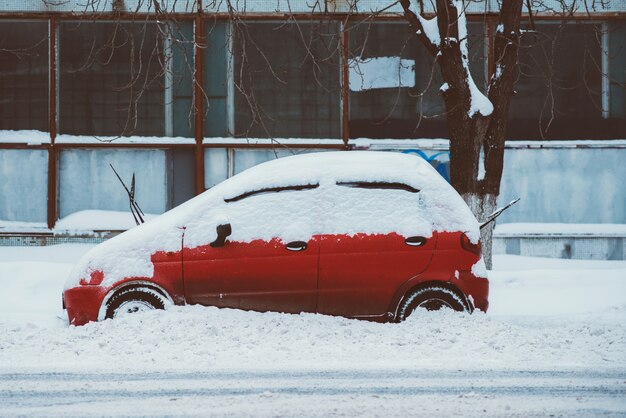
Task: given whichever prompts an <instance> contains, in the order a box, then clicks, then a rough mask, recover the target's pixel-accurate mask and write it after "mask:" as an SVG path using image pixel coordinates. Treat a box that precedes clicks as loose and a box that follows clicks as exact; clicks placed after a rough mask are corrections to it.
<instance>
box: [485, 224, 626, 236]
mask: <svg viewBox="0 0 626 418" xmlns="http://www.w3.org/2000/svg"><path fill="white" fill-rule="evenodd" d="M493 234H494V237H495V238H512V237H547V236H552V237H626V224H565V223H526V222H519V223H508V224H499V225H497V226H496V228H495V230H494V233H493Z"/></svg>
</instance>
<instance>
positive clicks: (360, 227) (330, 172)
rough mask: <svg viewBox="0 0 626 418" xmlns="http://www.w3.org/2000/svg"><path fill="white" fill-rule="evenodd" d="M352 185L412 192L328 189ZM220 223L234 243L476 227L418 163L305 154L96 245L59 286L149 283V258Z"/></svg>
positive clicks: (377, 155)
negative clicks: (100, 277)
mask: <svg viewBox="0 0 626 418" xmlns="http://www.w3.org/2000/svg"><path fill="white" fill-rule="evenodd" d="M357 181H359V182H389V183H403V184H406V185H408V186H411V187H413V188H415V189H418V190H420V192H419V193H409V192H406V191H403V190H379V189H360V188H349V187H339V186H336V185H335V183H336V182H357ZM303 185H313V186H315V185H318V186H317V187H313V188H311V189H307V190H302V191H298V192H295V193H298V195H296V196H294V195H293V193H294V192H290V193H292V194H289V193H265V194H259V195H255V196H254V197H251V198H247V199H241V200H237V201H232V202H226V201H225V200H230V199H232V198H235V197H237V196H240V195H242V194H244V193H247V192H250V191H255V190H260V189H267V188H276V187H288V186H303ZM292 196H293V198H292ZM355 202H356V203H355ZM227 222H228V223H231V225H232V226H233V233H232V235H231V236H230V237H229V240H231V241H239V242H250V241H252V240H256V239H264V240H270V239H272V238H279V239H281V240H283V241H284V242H288V240H293V239H299V240H306V239H308V238H310V237H311V236H313V235H316V234H348V235H353V234H356V233H366V234H376V233H391V232H396V233H398V234H400V235H403V236H410V235H415V234H423V235H424V236H431V235H432V231H433V230H436V231H463V232H465V233H466V234H467V235H468V237H469V238H470V240H471V241H472V242H477V241H478V239H479V237H480V233H479V228H478V222H477V221H476V218H474V216H473V215H472V213H471V211H470V210H469V208H468V207H467V205H466V204H465V202H464V201H463V199H462V198H461V197H460V196H459V195H458V193H457V192H456V191H455V190H454V189H453V188H452V187H451V186H450V185H449V184H448V183H447V182H446V181H445V180H444V179H443V178H442V177H441V176H440V175H439V174H438V173H437V172H436V171H435V169H434V168H432V166H431V165H430V164H428V163H427V162H426V161H424V160H423V159H421V158H420V157H417V156H413V155H408V154H401V153H394V152H374V151H350V152H345V151H339V152H324V153H311V154H304V155H296V156H292V157H286V158H281V159H277V160H273V161H268V162H266V163H263V164H259V165H257V166H255V167H252V168H250V169H248V170H246V171H244V172H242V173H240V174H238V175H236V176H234V177H232V178H230V179H228V180H226V181H224V182H222V183H220V184H218V185H217V186H215V187H213V188H211V189H210V190H207V191H206V192H204V193H202V194H201V195H199V196H197V197H195V198H193V199H191V200H189V201H187V202H185V203H184V204H182V205H180V206H178V207H176V208H174V209H172V210H170V211H168V212H166V213H165V214H163V215H161V216H159V217H157V218H155V219H152V220H150V221H148V222H146V223H144V224H142V225H140V226H138V227H135V228H133V229H131V230H129V231H127V232H125V233H123V234H120V235H118V236H116V237H114V238H112V239H110V240H108V241H106V242H104V243H102V244H100V245H98V246H97V247H95V248H93V249H92V250H91V251H90V252H88V253H87V254H86V255H85V256H84V257H83V258H82V259H81V260H80V261H79V262H78V263H77V264H76V267H75V268H74V270H73V272H72V274H71V275H70V277H69V278H68V280H67V282H66V285H65V288H66V289H67V288H71V287H75V286H76V285H78V283H79V281H80V279H81V278H88V277H89V276H90V275H91V273H92V272H94V271H101V272H103V273H104V282H103V283H102V285H103V286H110V285H113V284H114V283H115V282H117V281H119V280H122V279H124V278H126V277H145V278H150V277H152V275H153V272H154V266H153V264H152V262H151V259H150V257H151V255H152V254H154V253H155V252H157V251H180V250H181V246H182V239H183V232H184V238H185V246H186V247H188V248H193V247H197V246H200V245H207V244H208V243H210V242H212V241H213V240H215V238H216V232H215V227H216V226H217V225H219V224H221V223H227Z"/></svg>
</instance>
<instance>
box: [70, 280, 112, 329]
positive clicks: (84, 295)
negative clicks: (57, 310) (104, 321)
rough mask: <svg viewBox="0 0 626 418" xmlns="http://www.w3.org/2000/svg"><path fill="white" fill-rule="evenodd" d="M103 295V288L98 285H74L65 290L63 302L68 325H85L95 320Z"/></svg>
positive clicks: (104, 292) (104, 293)
mask: <svg viewBox="0 0 626 418" xmlns="http://www.w3.org/2000/svg"><path fill="white" fill-rule="evenodd" d="M105 295H106V291H105V289H103V288H102V287H100V286H90V285H86V286H76V287H73V288H71V289H67V290H65V292H63V304H64V306H65V309H66V310H67V316H68V319H69V323H70V325H85V324H86V323H88V322H95V321H97V320H98V313H99V311H100V306H101V305H102V300H103V299H104V296H105Z"/></svg>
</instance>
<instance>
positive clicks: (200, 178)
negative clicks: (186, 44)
mask: <svg viewBox="0 0 626 418" xmlns="http://www.w3.org/2000/svg"><path fill="white" fill-rule="evenodd" d="M201 7H202V6H201V5H199V6H198V16H196V19H195V22H194V23H195V24H194V77H193V86H194V89H193V99H194V112H195V114H194V116H195V138H196V148H195V152H196V182H195V183H196V194H200V193H202V192H204V148H203V146H202V141H203V140H204V101H203V93H202V92H203V90H202V86H203V71H204V65H203V45H204V41H203V40H204V25H203V21H202V8H201Z"/></svg>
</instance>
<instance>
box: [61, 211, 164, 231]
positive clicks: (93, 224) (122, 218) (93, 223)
mask: <svg viewBox="0 0 626 418" xmlns="http://www.w3.org/2000/svg"><path fill="white" fill-rule="evenodd" d="M156 216H158V215H154V214H149V213H147V214H145V216H143V218H144V220H145V221H149V220H150V219H153V218H155V217H156ZM135 226H136V223H135V219H134V218H133V215H132V214H131V212H130V209H129V210H128V211H125V212H120V211H112V210H82V211H79V212H75V213H72V214H71V215H68V216H66V217H65V218H62V219H59V220H58V221H57V223H56V224H55V228H54V229H55V231H57V232H63V231H125V230H127V229H130V228H133V227H135Z"/></svg>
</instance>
